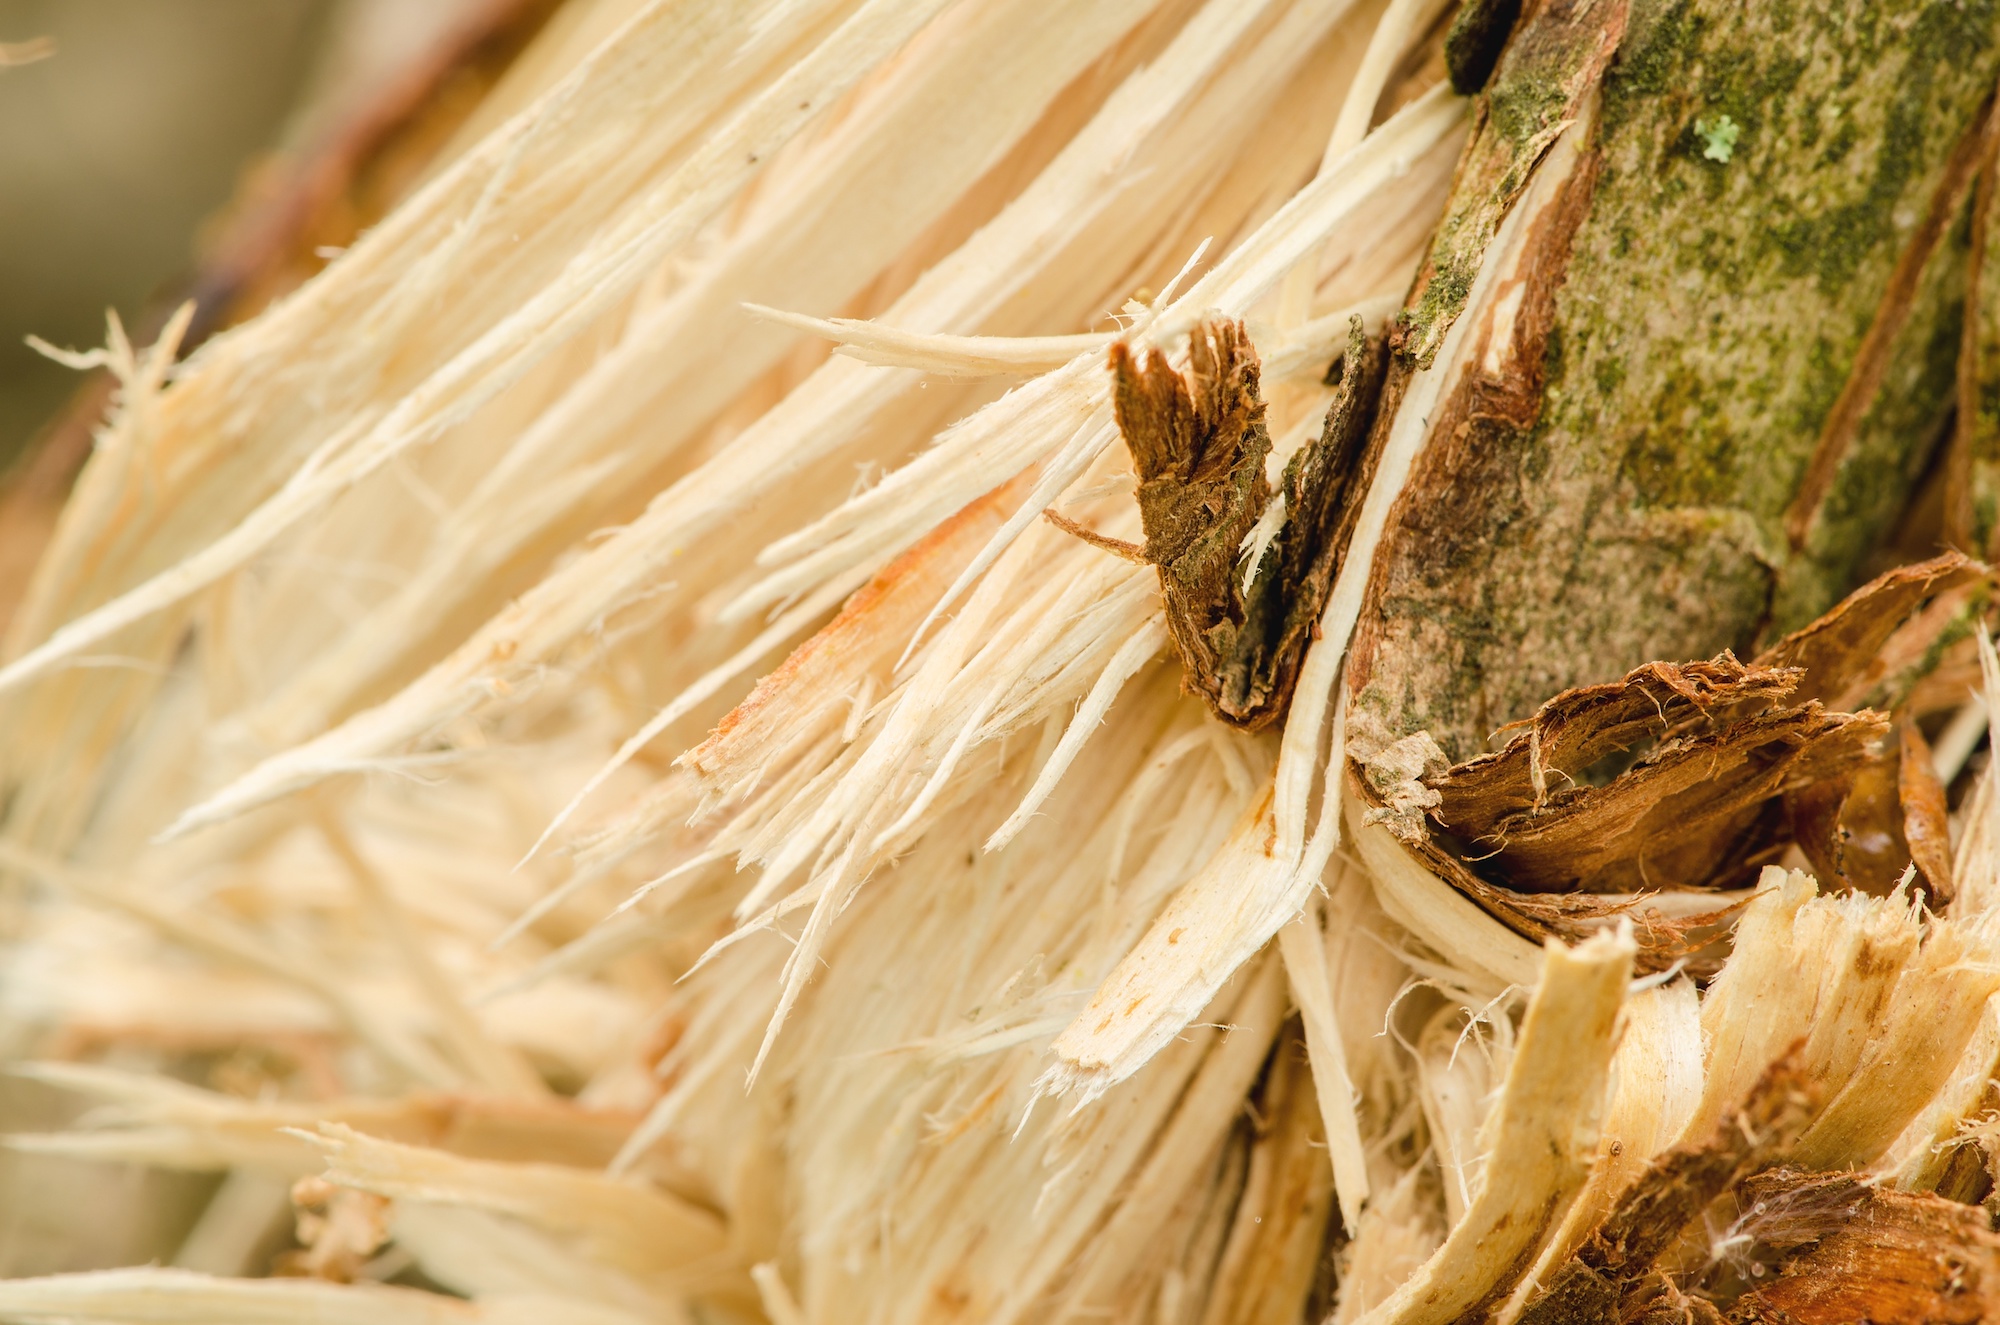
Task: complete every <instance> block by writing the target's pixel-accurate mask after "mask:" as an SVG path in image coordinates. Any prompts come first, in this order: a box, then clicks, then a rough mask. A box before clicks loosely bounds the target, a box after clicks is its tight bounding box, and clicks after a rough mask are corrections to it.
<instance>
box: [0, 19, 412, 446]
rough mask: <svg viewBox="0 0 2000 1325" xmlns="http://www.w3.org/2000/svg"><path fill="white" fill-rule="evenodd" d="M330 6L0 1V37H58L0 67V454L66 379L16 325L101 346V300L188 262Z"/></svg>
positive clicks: (127, 301) (271, 137)
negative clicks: (46, 47)
mask: <svg viewBox="0 0 2000 1325" xmlns="http://www.w3.org/2000/svg"><path fill="white" fill-rule="evenodd" d="M403 3H404V4H405V5H406V6H408V7H411V8H416V9H421V8H423V7H424V6H425V5H426V4H429V3H431V0H403ZM444 7H446V8H449V6H448V5H447V6H444ZM333 10H334V5H333V4H332V3H331V0H0V42H5V43H9V44H13V43H23V42H28V41H31V40H34V39H36V38H42V37H48V38H53V40H54V43H55V53H54V54H53V55H52V56H51V57H49V58H46V59H41V60H38V61H36V62H34V63H31V64H25V65H15V66H12V67H6V68H0V467H4V466H5V465H6V464H7V463H8V462H9V461H11V460H12V459H13V457H14V456H15V455H16V454H17V453H18V451H19V449H20V447H21V446H22V445H23V444H24V443H25V442H26V441H27V439H28V438H29V437H30V436H31V435H32V434H33V433H34V432H35V430H36V429H37V428H38V427H40V426H41V424H42V423H43V422H44V421H45V420H46V419H48V417H49V416H50V415H51V414H52V413H53V412H54V411H56V410H57V409H58V408H59V407H60V406H61V405H62V403H63V401H64V400H65V399H66V398H67V396H68V395H69V393H70V392H71V391H72V390H73V389H74V388H75V386H76V374H75V373H73V372H71V371H70V370H68V369H66V368H63V367H61V366H59V365H57V364H54V363H51V362H49V361H48V360H47V359H44V358H42V357H41V356H40V355H38V354H36V353H35V352H34V351H32V350H30V349H28V348H27V346H26V345H25V344H23V341H22V338H23V337H24V336H26V335H28V334H29V333H33V334H35V335H39V336H41V337H42V338H43V339H45V340H49V341H52V342H54V343H55V344H57V345H67V346H75V347H78V348H86V347H89V346H93V345H97V344H100V343H102V341H103V337H104V310H105V309H106V308H116V309H117V310H118V311H119V313H120V314H121V315H123V316H124V318H125V320H126V324H127V326H133V325H134V323H135V322H137V320H138V319H139V317H140V313H141V310H142V309H143V308H144V307H145V306H146V305H147V303H148V301H149V299H150V298H152V297H153V296H156V295H158V294H161V293H162V292H164V291H166V290H167V289H168V288H169V287H170V286H171V284H172V283H173V282H174V281H175V279H176V278H177V277H180V276H182V275H183V274H185V273H186V272H187V271H188V269H189V268H190V265H191V261H192V257H193V253H194V244H195V237H196V230H197V227H198V226H199V225H200V223H201V221H202V219H203V218H204V217H206V216H208V215H209V214H210V213H212V212H214V211H215V210H216V209H217V208H218V207H220V206H221V205H222V203H223V202H224V201H225V200H227V199H228V197H229V196H230V194H231V192H232V191H233V189H234V188H235V185H236V182H237V179H238V176H239V174H240V172H241V171H242V170H243V169H244V168H245V166H246V164H247V163H248V162H249V161H251V160H252V159H253V158H254V157H255V156H256V155H257V154H259V153H261V152H263V151H265V150H268V149H270V148H272V147H274V146H276V145H277V144H278V143H279V142H280V140H281V139H282V138H283V137H284V135H285V134H286V132H287V131H288V128H290V127H291V125H290V121H291V120H292V119H293V118H294V116H293V111H294V107H295V106H297V105H298V104H300V102H301V99H302V98H301V93H302V91H303V90H304V89H305V88H306V87H307V85H308V83H309V81H310V79H311V75H312V73H313V71H314V65H315V59H316V56H317V55H318V54H319V53H320V52H321V51H322V50H323V49H324V47H325V45H326V39H327V36H328V29H329V19H330V18H331V17H332V15H333Z"/></svg>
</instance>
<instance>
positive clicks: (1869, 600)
mask: <svg viewBox="0 0 2000 1325" xmlns="http://www.w3.org/2000/svg"><path fill="white" fill-rule="evenodd" d="M1991 574H1992V572H1991V571H1990V570H1988V569H1987V568H1986V567H1985V566H1982V565H1981V564H1980V563H1978V562H1976V561H1974V560H1972V559H1971V558H1970V557H1966V556H1963V555H1961V554H1959V553H1957V552H1946V553H1944V554H1943V555H1941V556H1936V557H1932V558H1931V559H1930V560H1929V561H1920V562H1917V563H1915V564H1914V565H1909V566H1898V567H1896V568H1895V569H1894V570H1892V571H1888V572H1886V573H1885V574H1882V575H1878V576H1876V577H1875V578H1874V579H1872V580H1870V581H1869V582H1868V583H1866V584H1864V585H1862V586H1861V587H1860V588H1859V589H1856V590H1855V591H1854V592H1853V593H1851V594H1849V595H1847V597H1845V598H1843V599H1842V600H1841V601H1840V602H1839V603H1838V604H1837V605H1835V606H1834V607H1833V609H1832V610H1831V611H1829V612H1827V613H1826V614H1825V615H1824V616H1822V617H1820V618H1819V619H1818V620H1816V621H1814V622H1813V623H1812V624H1811V625H1809V626H1806V627H1804V628H1802V629H1800V630H1796V631H1794V632H1792V633H1791V634H1790V635H1787V636H1786V637H1785V638H1783V639H1781V640H1779V641H1778V642H1777V643H1776V644H1773V645H1772V646H1771V647H1770V648H1768V649H1766V650H1765V651H1764V652H1763V653H1762V654H1760V655H1759V656H1758V657H1757V659H1756V661H1755V665H1756V666H1758V667H1796V668H1798V669H1800V671H1801V679H1800V682H1799V685H1798V688H1797V689H1796V690H1795V691H1794V692H1793V698H1794V699H1797V700H1807V699H1818V700H1823V701H1825V702H1826V703H1827V704H1830V705H1832V706H1833V707H1835V708H1856V707H1859V706H1860V705H1861V703H1862V702H1863V701H1864V700H1866V699H1868V698H1871V696H1869V694H1868V691H1869V690H1870V689H1872V688H1873V687H1874V686H1875V685H1877V684H1879V683H1880V681H1881V680H1882V671H1883V669H1882V666H1881V664H1882V660H1883V658H1884V656H1885V654H1886V653H1888V652H1889V651H1890V650H1889V643H1890V640H1891V638H1892V637H1894V636H1895V635H1896V634H1897V633H1898V631H1899V630H1901V629H1902V628H1903V627H1905V626H1906V625H1919V624H1922V623H1917V622H1914V621H1912V618H1913V617H1914V616H1915V615H1916V613H1917V611H1918V609H1919V608H1921V607H1923V605H1924V604H1925V603H1926V602H1927V601H1929V600H1931V599H1933V598H1936V597H1938V596H1939V595H1942V594H1945V593H1947V592H1949V591H1950V590H1953V589H1956V588H1959V587H1960V586H1963V585H1967V584H1972V583H1974V582H1975V581H1978V580H1982V579H1986V578H1989V577H1990V576H1991ZM1940 633H1941V632H1940V631H1939V630H1938V629H1937V628H1936V627H1935V626H1934V627H1933V628H1932V629H1930V630H1928V631H1923V632H1921V634H1922V638H1919V639H1917V640H1914V641H1911V642H1910V643H1911V645H1914V646H1917V647H1916V648H1915V649H1912V648H1911V647H1907V646H1906V647H1905V648H1902V649H1897V650H1895V651H1894V652H1895V653H1896V654H1898V655H1901V654H1904V653H1908V652H1912V651H1922V652H1928V651H1929V650H1930V648H1931V647H1932V646H1934V645H1935V644H1936V643H1937V642H1938V639H1937V636H1938V635H1939V634H1940Z"/></svg>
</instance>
